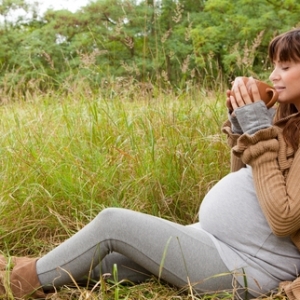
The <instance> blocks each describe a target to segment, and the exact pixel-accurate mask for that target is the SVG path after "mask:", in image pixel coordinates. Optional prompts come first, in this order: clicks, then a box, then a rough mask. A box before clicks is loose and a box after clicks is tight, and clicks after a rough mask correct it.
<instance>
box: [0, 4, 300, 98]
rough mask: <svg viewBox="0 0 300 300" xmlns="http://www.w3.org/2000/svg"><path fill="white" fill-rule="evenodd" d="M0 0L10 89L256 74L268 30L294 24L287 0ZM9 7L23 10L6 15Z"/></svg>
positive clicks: (1, 60) (177, 84)
mask: <svg viewBox="0 0 300 300" xmlns="http://www.w3.org/2000/svg"><path fill="white" fill-rule="evenodd" d="M0 3H1V5H0V15H2V19H3V22H2V25H1V26H0V45H1V46H0V89H1V92H2V95H7V94H9V96H10V97H12V96H17V97H18V98H19V97H23V98H27V97H28V94H29V93H30V92H31V91H33V90H34V91H35V92H36V91H37V90H39V91H41V92H45V91H48V90H49V89H50V90H53V89H61V90H64V91H65V92H66V93H70V92H72V91H73V89H74V86H78V84H80V86H83V87H84V88H87V87H89V88H90V89H91V90H92V91H95V90H98V89H99V88H101V89H103V90H107V88H109V89H111V88H113V87H114V84H115V83H116V82H119V83H122V84H123V85H124V86H126V84H128V83H130V86H132V85H137V88H139V89H140V88H143V89H144V90H147V91H149V90H150V89H151V88H152V86H153V85H154V86H156V87H159V88H162V89H169V88H173V89H175V90H176V89H177V90H186V89H189V88H190V86H191V85H193V84H197V85H199V86H201V87H205V88H213V89H214V88H215V87H216V85H218V86H220V85H221V86H224V85H225V86H227V85H228V84H229V82H230V81H231V79H232V78H233V77H236V76H237V75H241V74H243V75H254V76H260V77H261V78H262V79H265V78H266V77H267V73H268V68H269V66H270V65H269V63H268V60H267V55H266V53H267V51H266V50H267V45H268V43H269V41H270V39H271V38H272V37H273V36H274V35H277V34H278V33H280V32H283V31H286V30H288V29H290V28H292V27H293V26H297V25H298V24H299V13H300V3H299V1H297V0H288V1H274V0H235V1H231V0H176V1H175V0H160V1H155V0H145V1H136V0H97V1H93V2H90V3H89V4H88V5H86V6H85V7H83V8H82V9H81V10H79V11H77V12H76V13H72V12H70V11H67V10H60V11H53V10H48V11H47V12H46V13H45V14H44V15H43V16H40V15H39V14H38V13H37V11H36V8H35V7H31V6H30V5H28V4H26V0H14V1H13V0H2V1H1V2H0ZM18 8H23V9H25V10H26V11H27V12H28V14H29V15H28V16H27V17H19V18H17V19H13V20H12V19H11V18H9V15H10V14H11V13H12V12H13V11H14V10H16V9H18ZM2 97H4V96H2ZM4 100H5V99H4Z"/></svg>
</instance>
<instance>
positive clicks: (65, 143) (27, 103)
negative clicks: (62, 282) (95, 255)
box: [0, 0, 300, 300]
mask: <svg viewBox="0 0 300 300" xmlns="http://www.w3.org/2000/svg"><path fill="white" fill-rule="evenodd" d="M297 2H298V1H293V0H289V1H279V2H278V1H273V0H268V1H267V0H251V1H249V0H236V1H229V0H228V1H227V0H223V1H222V0H207V1H204V0H203V1H201V0H178V1H173V0H162V1H154V0H147V1H139V2H137V1H134V0H127V1H121V0H98V1H95V2H91V3H90V4H88V5H87V6H86V7H83V8H82V10H80V11H78V12H76V13H71V12H69V11H65V10H62V11H52V10H48V11H47V12H46V13H45V15H43V16H40V15H38V14H37V11H36V9H35V8H34V7H30V6H29V5H28V4H26V2H25V1H23V0H2V1H0V3H1V5H0V15H1V16H2V23H1V26H0V102H1V104H2V105H1V106H0V131H1V136H2V143H1V148H0V163H1V169H0V177H1V181H0V215H1V219H0V249H1V251H2V252H3V253H4V254H7V255H29V256H37V255H42V254H44V253H46V252H47V251H49V250H50V249H52V248H53V247H55V246H56V245H57V244H59V243H60V242H62V241H63V240H65V239H66V238H67V237H68V236H70V235H72V234H73V233H74V232H76V231H77V230H79V229H80V228H82V227H83V226H84V225H85V224H86V223H87V222H89V221H90V220H91V219H92V218H93V217H94V216H95V215H96V214H97V213H98V212H99V211H100V210H101V209H102V208H104V207H107V206H115V207H126V208H130V209H134V210H138V211H142V212H146V213H151V214H154V215H157V216H161V217H164V218H167V219H169V220H172V221H175V222H179V223H182V224H189V223H191V222H195V221H196V220H197V212H198V209H199V204H200V202H201V200H202V199H203V197H204V195H205V194H206V192H207V190H208V189H209V188H210V187H211V186H212V185H213V184H214V183H215V182H216V181H218V180H219V179H220V178H221V177H223V176H224V175H225V174H226V173H228V172H229V152H228V149H227V146H226V143H225V140H224V136H223V135H220V127H221V124H222V122H223V121H224V120H225V119H226V111H225V110H224V90H225V89H226V88H227V87H228V86H229V83H230V81H231V79H232V78H234V77H235V76H238V75H253V76H256V77H259V78H262V79H267V77H268V72H269V70H268V69H269V68H270V64H269V62H268V60H267V55H266V53H267V45H268V42H269V40H270V39H271V38H272V37H273V36H274V35H276V34H278V33H280V32H283V31H286V30H288V29H290V28H292V27H293V26H298V25H299V24H298V22H299V19H298V16H299V12H300V4H298V3H297ZM21 7H22V8H24V9H25V10H26V11H28V12H29V13H30V17H29V18H28V17H27V18H25V17H19V18H18V19H14V20H13V21H12V20H11V19H10V18H9V15H10V13H11V12H12V11H13V10H15V9H18V8H21ZM234 297H235V290H234V288H233V289H232V291H230V292H228V293H222V294H220V293H217V294H215V295H194V294H193V293H192V291H191V290H184V291H178V290H176V289H173V288H171V287H168V286H166V285H162V284H161V283H159V282H157V281H156V280H155V279H153V280H150V281H149V282H147V283H145V284H142V285H139V286H135V287H131V286H122V285H120V284H119V283H118V281H117V277H114V276H113V277H112V280H111V281H110V282H108V283H104V282H102V283H101V287H100V289H99V286H97V287H95V290H94V293H91V292H90V291H89V290H86V289H81V288H78V287H77V288H76V289H71V290H70V289H69V288H66V289H63V291H61V292H60V293H58V294H55V295H54V296H52V298H53V299H115V300H116V299H200V298H201V299H220V298H222V299H233V298H234ZM262 297H263V296H262ZM268 299H285V296H284V295H281V294H280V292H279V294H277V295H272V296H271V297H269V298H268Z"/></svg>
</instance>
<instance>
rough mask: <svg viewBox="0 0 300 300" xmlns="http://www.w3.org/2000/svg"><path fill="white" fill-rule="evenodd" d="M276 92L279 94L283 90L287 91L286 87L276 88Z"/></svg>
mask: <svg viewBox="0 0 300 300" xmlns="http://www.w3.org/2000/svg"><path fill="white" fill-rule="evenodd" d="M274 88H275V90H276V92H277V93H280V92H282V91H283V90H285V87H284V86H274Z"/></svg>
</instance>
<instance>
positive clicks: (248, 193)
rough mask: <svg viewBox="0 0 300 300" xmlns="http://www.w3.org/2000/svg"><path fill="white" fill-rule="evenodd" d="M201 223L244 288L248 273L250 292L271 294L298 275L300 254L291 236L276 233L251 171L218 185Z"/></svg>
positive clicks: (203, 205)
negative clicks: (261, 201) (263, 206)
mask: <svg viewBox="0 0 300 300" xmlns="http://www.w3.org/2000/svg"><path fill="white" fill-rule="evenodd" d="M199 219H200V224H201V227H202V228H203V229H204V230H205V231H207V232H208V233H210V234H211V236H212V239H213V241H214V243H215V245H216V247H217V249H218V251H219V254H220V256H221V258H222V259H223V261H224V263H225V264H226V266H227V268H228V269H229V270H231V271H234V272H235V274H236V279H237V280H238V282H239V283H240V284H241V285H242V286H245V280H244V277H245V276H242V274H243V272H244V274H245V275H246V278H247V286H248V288H249V289H250V291H256V292H257V293H259V294H261V293H267V292H269V291H271V290H273V289H276V288H277V287H278V284H279V282H280V281H285V280H293V279H294V278H295V277H296V276H297V275H298V271H299V270H300V252H299V251H298V249H297V248H296V246H295V245H294V244H293V243H292V241H291V239H290V238H289V237H277V236H275V235H274V234H273V233H272V231H271V229H270V226H269V225H268V223H267V220H266V218H265V216H264V214H263V212H262V210H261V208H260V205H259V202H258V199H257V196H256V192H255V188H254V182H253V177H252V170H251V167H247V168H243V169H241V170H239V171H237V172H233V173H230V174H228V175H227V176H225V177H224V178H223V179H222V180H220V181H219V182H218V183H217V184H216V185H215V186H214V187H213V188H212V189H211V190H210V191H209V192H208V194H207V195H206V197H205V198H204V199H203V201H202V203H201V206H200V211H199ZM250 293H251V294H252V292H250ZM253 294H255V293H253Z"/></svg>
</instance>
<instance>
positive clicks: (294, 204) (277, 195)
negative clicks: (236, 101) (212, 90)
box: [222, 113, 300, 300]
mask: <svg viewBox="0 0 300 300" xmlns="http://www.w3.org/2000/svg"><path fill="white" fill-rule="evenodd" d="M298 114H300V113H298ZM298 114H297V115H298ZM295 115H296V114H295ZM295 115H291V116H289V117H287V118H285V119H282V120H280V121H278V122H276V123H275V124H274V125H273V126H271V127H269V128H266V129H262V130H259V131H257V132H256V133H255V134H253V135H248V134H243V135H238V134H234V133H232V131H231V124H230V122H229V121H227V122H225V123H224V125H223V128H222V131H223V132H224V133H226V134H227V139H228V144H229V146H230V147H231V148H232V159H231V171H233V172H234V171H237V170H238V169H240V168H241V167H243V166H244V165H245V164H248V165H250V166H251V167H252V172H253V179H254V184H255V188H256V192H257V197H258V200H259V203H260V206H261V208H262V210H263V212H264V215H265V217H266V219H267V221H268V223H269V225H270V227H271V229H272V231H273V233H274V234H275V235H277V236H290V237H291V239H292V241H293V242H294V244H295V245H296V246H297V248H298V249H299V250H300V180H299V175H300V150H298V151H296V152H295V151H294V150H293V149H292V148H291V147H290V146H289V145H287V144H286V143H285V141H284V138H283V135H282V128H283V126H284V125H285V124H286V122H287V121H288V120H289V119H290V118H291V117H293V116H295ZM297 138H299V137H297ZM280 287H281V288H282V289H283V290H284V291H285V293H286V294H287V296H288V297H289V299H291V300H294V299H300V277H298V278H296V279H295V280H294V281H293V282H283V283H281V285H280Z"/></svg>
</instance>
